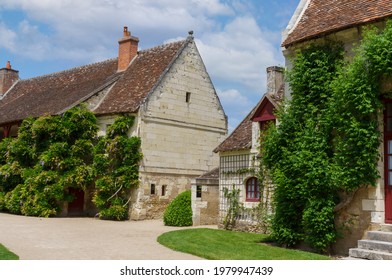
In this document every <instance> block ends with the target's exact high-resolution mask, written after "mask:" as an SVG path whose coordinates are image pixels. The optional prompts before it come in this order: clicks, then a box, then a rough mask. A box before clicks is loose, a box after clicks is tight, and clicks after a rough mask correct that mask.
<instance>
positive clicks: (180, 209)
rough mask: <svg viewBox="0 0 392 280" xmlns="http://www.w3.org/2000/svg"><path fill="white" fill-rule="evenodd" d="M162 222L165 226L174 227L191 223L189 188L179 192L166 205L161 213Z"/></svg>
mask: <svg viewBox="0 0 392 280" xmlns="http://www.w3.org/2000/svg"><path fill="white" fill-rule="evenodd" d="M163 223H164V224H165V226H175V227H183V226H191V225H192V224H193V223H192V205H191V191H190V190H187V191H184V192H182V193H180V194H179V195H178V196H177V197H176V198H175V199H173V201H172V202H171V203H170V204H169V206H167V208H166V210H165V213H164V214H163Z"/></svg>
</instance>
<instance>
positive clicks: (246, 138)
mask: <svg viewBox="0 0 392 280" xmlns="http://www.w3.org/2000/svg"><path fill="white" fill-rule="evenodd" d="M259 104H260V103H259ZM259 104H257V106H256V107H254V108H253V109H252V111H251V112H250V113H249V114H248V115H247V116H246V118H245V119H244V120H243V121H242V122H241V123H240V124H239V125H238V126H237V127H236V128H235V129H234V131H233V132H232V133H231V134H230V135H229V136H228V137H227V138H226V140H224V141H223V142H222V143H221V144H220V145H219V146H218V147H217V148H215V150H214V152H215V153H219V152H229V151H241V150H249V149H251V148H252V120H251V118H252V116H253V114H254V113H255V111H256V109H257V108H258V106H259Z"/></svg>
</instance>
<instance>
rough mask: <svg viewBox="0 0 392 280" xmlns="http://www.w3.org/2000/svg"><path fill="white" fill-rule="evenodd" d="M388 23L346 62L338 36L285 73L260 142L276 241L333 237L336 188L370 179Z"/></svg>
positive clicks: (320, 245)
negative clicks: (272, 121) (282, 95)
mask: <svg viewBox="0 0 392 280" xmlns="http://www.w3.org/2000/svg"><path fill="white" fill-rule="evenodd" d="M391 50H392V24H391V22H388V23H387V25H386V28H385V29H384V30H382V31H381V32H380V31H379V30H377V29H370V30H368V31H367V32H366V33H365V36H364V39H363V41H362V43H361V45H360V46H359V47H358V48H357V49H356V50H355V53H356V55H355V56H354V58H353V59H352V60H351V61H349V62H345V61H344V60H343V48H342V46H341V45H340V44H339V43H333V42H328V43H325V44H323V45H311V46H309V47H307V48H306V49H303V50H301V51H300V52H299V53H297V54H296V56H295V58H294V60H293V68H292V70H290V71H289V72H288V75H287V77H288V81H289V83H290V88H291V90H292V93H291V96H292V99H291V101H289V102H287V103H286V104H284V106H282V108H281V109H280V111H279V112H278V118H279V126H278V127H276V128H271V129H270V130H269V133H268V135H267V136H266V137H265V139H264V142H263V143H262V147H263V148H262V153H263V159H262V161H263V164H265V166H266V167H267V168H268V169H269V170H270V174H271V177H272V180H273V182H274V184H275V186H276V188H275V192H274V203H275V215H274V218H273V222H272V231H273V235H274V237H275V238H276V240H277V242H279V243H280V244H282V245H286V246H294V245H296V244H298V243H299V242H301V241H306V242H308V243H309V244H310V245H311V246H313V247H314V248H316V249H318V250H319V251H326V250H328V247H329V246H330V245H331V244H332V243H334V242H335V240H336V237H337V233H336V229H335V225H334V216H335V214H336V211H337V209H339V207H338V204H339V203H343V202H342V201H339V196H338V193H339V192H341V191H344V192H346V193H350V192H354V191H355V190H357V189H358V188H360V187H362V186H366V185H372V186H374V185H375V184H376V181H377V179H378V178H379V174H378V169H377V162H378V159H379V150H378V149H379V146H380V144H381V137H380V135H381V134H380V132H379V130H378V126H379V120H378V114H379V112H380V109H381V108H382V103H381V101H380V99H381V98H380V80H381V79H382V78H383V77H384V78H385V77H386V76H390V75H391V72H392V51H391Z"/></svg>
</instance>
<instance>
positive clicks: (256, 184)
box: [245, 177, 260, 202]
mask: <svg viewBox="0 0 392 280" xmlns="http://www.w3.org/2000/svg"><path fill="white" fill-rule="evenodd" d="M252 186H253V188H254V189H253V190H252V191H251V190H250V188H251V187H252ZM245 191H246V202H259V201H260V186H259V180H258V179H257V178H256V177H251V178H249V179H248V180H246V184H245ZM250 193H253V195H252V196H256V197H249V196H250ZM257 194H258V195H257Z"/></svg>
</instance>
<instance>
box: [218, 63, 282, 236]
mask: <svg viewBox="0 0 392 280" xmlns="http://www.w3.org/2000/svg"><path fill="white" fill-rule="evenodd" d="M283 94H284V79H283V69H282V68H280V67H277V66H272V67H268V68H267V93H266V94H265V95H264V96H263V98H262V99H261V100H260V101H259V103H258V104H257V105H256V106H255V107H254V108H253V109H252V111H251V112H250V113H249V114H248V115H247V116H246V117H245V119H244V120H243V121H242V122H241V123H240V124H239V125H238V126H237V127H236V128H235V129H234V131H233V132H232V133H231V134H230V135H229V136H228V138H227V139H226V140H225V141H223V142H222V143H221V144H220V145H219V146H217V148H215V150H214V152H215V153H218V154H219V215H218V216H219V218H218V221H219V223H220V224H221V226H222V223H223V221H224V219H225V217H226V215H227V210H228V207H229V205H228V200H227V199H226V197H225V195H224V192H225V189H227V190H229V191H233V189H237V190H239V202H240V204H241V205H242V206H243V209H242V210H241V211H239V213H238V214H237V217H236V227H237V228H238V229H241V230H251V231H260V230H262V229H261V228H260V216H259V215H260V212H258V211H256V208H257V207H259V206H260V202H262V203H264V206H265V208H264V209H267V210H268V209H269V206H270V202H271V194H272V191H273V190H272V185H271V184H269V183H267V181H265V182H263V184H260V182H259V179H258V177H259V176H258V173H259V172H260V170H259V161H260V159H259V143H260V141H259V140H260V132H261V131H262V130H264V129H265V128H266V127H267V126H268V124H270V123H275V122H276V117H275V114H274V111H275V109H276V108H277V107H278V105H279V103H280V102H281V101H282V98H283ZM264 218H266V217H264ZM261 222H262V221H261Z"/></svg>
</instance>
